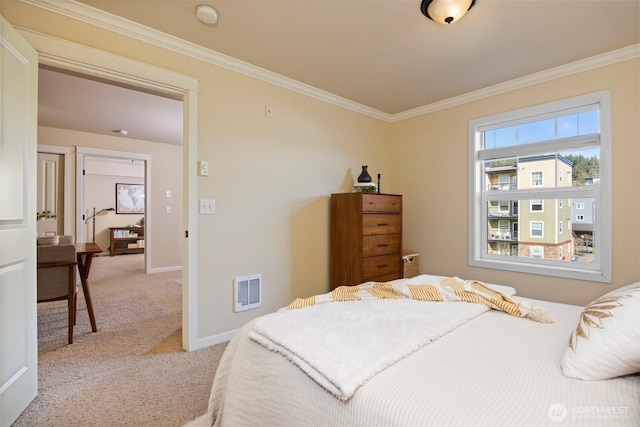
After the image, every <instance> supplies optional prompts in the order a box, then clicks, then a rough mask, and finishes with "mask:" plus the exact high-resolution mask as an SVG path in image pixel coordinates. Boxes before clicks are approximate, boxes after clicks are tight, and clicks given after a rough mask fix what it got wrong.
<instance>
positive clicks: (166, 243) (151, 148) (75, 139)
mask: <svg viewBox="0 0 640 427" xmlns="http://www.w3.org/2000/svg"><path fill="white" fill-rule="evenodd" d="M38 143H39V144H46V145H57V146H60V147H84V148H99V149H103V150H112V151H121V152H132V153H137V154H147V155H149V156H150V157H151V177H150V179H151V184H152V185H151V190H149V189H147V197H150V199H149V200H150V211H149V212H148V213H149V214H150V215H152V220H153V222H152V223H151V224H152V229H149V230H147V233H148V235H150V236H151V240H150V249H151V251H152V254H153V255H152V256H151V269H152V270H162V269H173V268H179V267H181V266H182V239H183V237H182V236H183V231H182V147H181V146H177V145H170V144H161V143H156V142H150V141H142V140H136V139H131V138H122V137H117V136H110V135H98V134H93V133H86V132H78V131H70V130H65V129H56V128H50V127H45V126H39V127H38ZM71 171H72V172H71V180H72V188H71V191H72V194H71V201H72V205H71V210H72V213H71V214H72V215H73V218H75V212H76V203H75V198H76V194H75V182H76V173H75V171H76V158H75V154H74V155H73V158H72V166H71ZM122 179H126V181H118V182H127V183H136V182H138V180H139V178H137V180H132V179H131V178H124V177H123V178H122ZM95 183H97V181H96V182H95ZM112 184H113V179H111V178H110V179H109V182H108V185H109V186H108V188H107V187H105V188H102V190H103V191H104V192H106V195H105V197H106V199H105V203H106V204H105V203H103V204H99V205H97V206H96V208H97V209H98V208H100V206H102V207H103V208H104V207H115V205H114V204H113V201H112V199H113V198H114V197H115V187H114V186H113V185H112ZM104 185H107V184H104ZM167 190H170V191H171V193H172V194H171V198H170V199H167V198H166V197H165V192H166V191H167ZM149 191H150V192H149ZM93 200H95V199H94V198H91V197H89V195H87V199H86V208H87V209H92V208H93ZM107 200H111V202H109V203H107ZM97 203H98V202H96V204H97ZM167 205H170V206H171V214H166V213H165V207H166V206H167ZM100 209H101V208H100ZM139 219H140V215H116V214H115V212H112V213H110V214H109V215H107V216H104V217H102V216H101V217H99V218H98V219H97V221H96V240H97V242H98V244H99V245H100V246H101V247H102V248H103V249H105V250H106V248H107V247H108V246H109V236H108V230H105V228H106V227H117V226H121V225H127V224H129V223H131V222H133V223H135V222H136V221H138V220H139ZM73 224H74V226H73V227H72V230H73V234H75V222H73ZM87 233H89V234H87V240H91V234H90V233H91V229H90V228H88V229H87Z"/></svg>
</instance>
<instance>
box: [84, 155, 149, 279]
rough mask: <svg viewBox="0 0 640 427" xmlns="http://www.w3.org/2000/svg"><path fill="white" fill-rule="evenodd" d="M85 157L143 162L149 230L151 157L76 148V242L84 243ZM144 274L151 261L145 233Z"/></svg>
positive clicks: (145, 216) (145, 218)
mask: <svg viewBox="0 0 640 427" xmlns="http://www.w3.org/2000/svg"><path fill="white" fill-rule="evenodd" d="M87 157H102V158H105V159H121V160H140V161H143V162H144V168H145V170H144V179H145V182H144V183H145V209H144V212H145V214H144V221H145V228H146V229H147V230H151V227H152V224H153V216H152V215H151V209H149V206H151V200H152V188H151V179H150V178H151V155H150V154H143V153H133V152H129V151H115V150H103V149H100V148H90V147H76V240H77V241H78V242H84V241H86V236H85V230H86V224H85V222H84V219H82V218H83V215H84V214H85V212H86V206H85V191H86V190H85V175H84V174H83V173H82V171H83V170H84V169H85V168H86V159H87ZM144 240H145V249H144V259H145V273H149V271H150V270H151V260H152V259H153V245H152V241H153V238H152V234H151V233H145V236H144Z"/></svg>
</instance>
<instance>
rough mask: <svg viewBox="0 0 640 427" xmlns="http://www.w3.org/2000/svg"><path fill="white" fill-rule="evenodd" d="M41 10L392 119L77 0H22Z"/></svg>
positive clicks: (360, 111) (348, 108) (342, 106)
mask: <svg viewBox="0 0 640 427" xmlns="http://www.w3.org/2000/svg"><path fill="white" fill-rule="evenodd" d="M19 1H21V2H22V3H26V4H29V5H32V6H35V7H39V8H41V9H45V10H48V11H50V12H54V13H57V14H59V15H63V16H66V17H69V18H72V19H76V20H78V21H82V22H86V23H88V24H91V25H95V26H97V27H101V28H104V29H107V30H110V31H113V32H116V33H119V34H122V35H125V36H127V37H131V38H133V39H136V40H140V41H142V42H145V43H149V44H152V45H154V46H158V47H161V48H163V49H167V50H170V51H173V52H176V53H179V54H181V55H185V56H188V57H191V58H194V59H197V60H199V61H203V62H206V63H209V64H212V65H216V66H218V67H222V68H225V69H227V70H230V71H234V72H236V73H239V74H243V75H245V76H248V77H252V78H255V79H258V80H261V81H264V82H266V83H270V84H272V85H274V86H279V87H281V88H284V89H288V90H291V91H293V92H297V93H300V94H302V95H305V96H308V97H310V98H315V99H318V100H320V101H323V102H326V103H328V104H332V105H336V106H338V107H341V108H344V109H347V110H351V111H354V112H356V113H360V114H364V115H366V116H370V117H373V118H376V119H380V120H384V121H389V120H391V114H388V113H384V112H382V111H379V110H376V109H374V108H371V107H367V106H366V105H362V104H359V103H357V102H354V101H351V100H348V99H346V98H343V97H340V96H337V95H334V94H332V93H329V92H327V91H324V90H321V89H318V88H316V87H313V86H311V85H308V84H305V83H302V82H299V81H297V80H294V79H291V78H289V77H285V76H283V75H280V74H277V73H274V72H272V71H269V70H266V69H264V68H261V67H258V66H256V65H252V64H249V63H248V62H244V61H241V60H239V59H236V58H233V57H231V56H228V55H225V54H222V53H220V52H216V51H215V50H212V49H207V48H205V47H202V46H200V45H196V44H195V43H191V42H188V41H186V40H183V39H181V38H178V37H175V36H172V35H170V34H166V33H163V32H161V31H158V30H155V29H153V28H149V27H146V26H144V25H141V24H138V23H136V22H133V21H130V20H128V19H124V18H121V17H119V16H116V15H113V14H111V13H108V12H104V11H102V10H99V9H96V8H94V7H92V6H88V5H86V4H83V3H78V2H76V1H73V0H19Z"/></svg>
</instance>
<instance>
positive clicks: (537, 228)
mask: <svg viewBox="0 0 640 427" xmlns="http://www.w3.org/2000/svg"><path fill="white" fill-rule="evenodd" d="M529 230H531V237H543V235H544V223H543V222H541V221H531V223H530V225H529Z"/></svg>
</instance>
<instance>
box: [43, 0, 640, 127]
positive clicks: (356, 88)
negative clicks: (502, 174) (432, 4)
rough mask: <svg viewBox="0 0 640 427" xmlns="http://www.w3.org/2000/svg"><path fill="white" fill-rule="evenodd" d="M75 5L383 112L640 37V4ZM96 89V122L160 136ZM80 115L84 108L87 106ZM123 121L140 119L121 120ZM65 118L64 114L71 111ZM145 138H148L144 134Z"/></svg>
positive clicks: (260, 1) (178, 0)
mask: <svg viewBox="0 0 640 427" xmlns="http://www.w3.org/2000/svg"><path fill="white" fill-rule="evenodd" d="M81 3H83V4H86V5H89V6H91V7H95V8H98V9H100V10H103V11H106V12H108V13H109V14H114V15H117V16H119V17H123V18H126V19H128V20H131V21H134V22H137V23H140V24H143V25H145V26H147V27H150V28H153V29H156V30H159V31H162V32H164V33H166V34H169V35H172V36H175V37H178V38H181V39H183V40H187V41H190V42H192V43H194V44H196V45H200V46H203V47H206V48H208V49H211V50H214V51H216V52H219V53H222V54H225V55H229V56H231V57H233V58H236V59H238V60H241V61H244V62H246V63H249V64H252V65H254V66H257V67H261V68H263V69H266V70H269V71H271V72H275V73H277V74H279V75H282V76H285V77H287V78H290V79H294V80H296V81H298V82H301V83H304V84H306V85H310V86H312V87H315V88H317V89H320V90H323V91H326V92H328V93H330V94H334V95H337V96H339V97H342V98H345V99H347V100H349V101H352V102H355V103H358V104H361V105H364V106H367V107H369V108H372V109H375V110H378V111H380V112H382V113H384V114H397V113H401V112H404V111H407V110H410V109H413V108H418V107H421V106H424V105H428V104H431V103H434V102H438V101H442V100H445V99H448V98H451V97H455V96H458V95H462V94H465V93H469V92H472V91H475V90H479V89H483V88H487V87H490V86H492V85H495V84H498V83H502V82H505V81H509V80H513V79H517V78H520V77H524V76H528V75H531V74H533V73H537V72H540V71H543V70H547V69H550V68H553V67H558V66H562V65H566V64H569V63H572V62H574V61H578V60H581V59H586V58H590V57H593V56H595V55H599V54H602V53H606V52H610V51H613V50H615V49H620V48H624V47H628V46H631V45H634V44H637V43H639V42H640V0H620V1H618V0H590V1H579V0H554V1H551V0H477V2H476V5H475V7H474V8H473V9H471V10H470V11H469V12H468V14H467V15H466V16H465V17H463V18H462V19H461V20H460V21H459V22H456V23H453V24H451V25H448V26H445V25H440V24H437V23H435V22H433V21H430V20H428V19H427V18H425V17H424V16H423V15H422V14H421V12H420V0H195V1H193V0H173V1H162V0H146V1H116V0H82V1H81ZM203 3H206V4H209V5H211V6H213V7H215V8H216V9H217V11H218V15H219V20H218V23H217V24H215V25H206V24H202V23H200V22H199V21H198V20H197V19H196V16H195V9H196V7H197V6H198V5H200V4H203ZM49 77H51V76H46V75H45V76H43V78H49ZM64 78H66V77H61V79H64ZM51 79H52V80H53V79H54V77H51ZM56 81H57V80H56ZM56 81H54V82H53V83H47V82H46V81H43V82H42V83H41V84H43V85H44V86H45V87H44V89H43V90H42V92H45V93H41V96H42V98H41V102H42V103H43V104H44V103H45V102H46V103H47V104H46V108H47V109H49V108H51V109H57V106H56V105H55V103H54V102H52V101H51V99H47V98H46V96H47V94H49V95H50V96H56V97H57V96H58V95H59V94H56V93H55V91H56V90H57V89H56V88H49V87H48V85H49V84H55V85H57V84H58V83H56ZM90 86H91V85H88V84H87V85H86V86H84V89H83V90H70V91H69V90H68V91H67V92H66V95H65V96H66V99H67V102H66V103H65V107H66V108H67V109H68V110H69V111H70V112H73V111H72V110H73V107H72V106H71V104H74V103H75V102H76V101H74V100H73V98H74V97H76V96H78V97H81V98H82V100H81V101H78V102H89V101H90V98H91V99H93V98H95V97H94V96H89V93H91V92H90V91H91V90H92V89H91V87H90ZM98 89H99V86H98ZM99 96H100V101H101V104H102V105H101V106H95V110H93V111H95V112H96V116H99V117H98V118H101V119H107V118H110V119H112V120H111V121H110V122H108V123H107V124H102V126H103V127H105V126H106V127H107V128H113V129H120V128H123V127H125V128H126V127H127V126H130V129H134V127H135V126H136V125H135V123H137V124H140V123H143V122H144V123H146V120H147V118H149V119H150V120H152V121H153V127H154V128H156V129H155V130H157V131H159V132H160V133H161V134H164V135H166V134H167V131H166V130H160V129H157V128H158V127H159V126H160V125H162V124H163V123H162V122H161V121H160V120H158V119H157V118H158V117H159V116H158V115H157V114H159V113H158V112H154V113H151V108H153V107H136V108H135V110H137V112H138V113H141V112H142V111H148V112H149V113H150V114H148V115H147V116H151V117H147V118H144V117H141V118H138V116H137V114H136V111H128V112H125V111H124V108H123V107H122V104H121V101H117V105H119V107H115V108H116V110H115V111H117V112H118V113H115V112H113V111H114V110H109V111H110V112H105V111H106V109H107V108H108V106H109V105H110V104H111V101H108V97H107V95H106V94H105V93H101V94H99ZM156 99H158V98H157V97H156ZM127 102H129V101H127ZM174 104H175V101H174ZM127 105H133V104H132V103H131V102H129V103H128V104H127ZM43 107H45V105H43V106H41V114H45V113H47V114H49V113H51V116H52V118H51V119H50V120H52V122H50V123H53V121H55V120H58V119H57V118H55V117H53V116H55V114H53V113H52V112H47V111H44V112H43V111H42V109H43ZM101 107H102V108H101ZM174 107H175V105H174ZM76 108H77V107H76ZM109 108H110V107H109ZM176 108H177V107H176ZM76 112H83V113H87V114H88V113H90V111H88V109H86V108H84V107H82V108H80V109H78V110H76ZM59 114H60V115H64V114H62V113H59ZM154 117H155V120H154ZM127 118H130V119H135V123H134V124H126V123H124V122H119V120H126V119H127ZM180 118H181V116H180ZM95 119H96V117H95V116H94V115H91V114H88V115H86V116H83V118H82V121H83V122H84V123H85V126H87V127H89V123H91V122H93V120H95ZM43 120H44V116H43ZM67 120H71V119H70V118H69V115H67ZM122 123H124V124H122ZM51 125H52V126H56V125H53V124H51ZM68 126H71V124H69V125H68ZM58 127H60V126H58ZM110 130H111V129H109V131H110ZM127 130H129V129H127ZM152 130H153V129H152ZM141 132H143V131H141ZM144 132H150V130H146V131H144ZM99 133H102V132H99ZM129 136H131V137H134V138H135V137H136V136H133V135H131V133H130V135H129ZM156 138H157V137H156ZM140 139H147V138H146V135H145V137H141V138H140Z"/></svg>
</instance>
